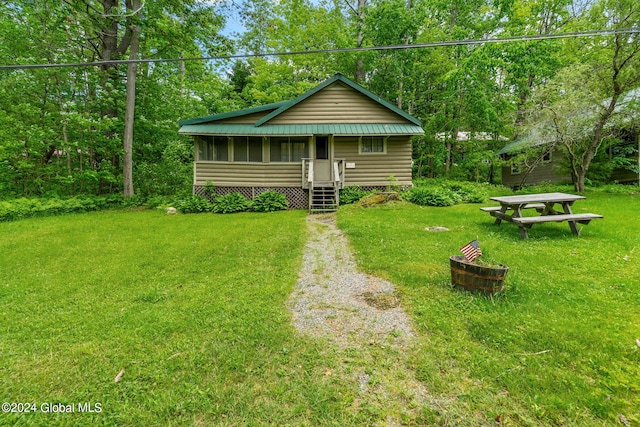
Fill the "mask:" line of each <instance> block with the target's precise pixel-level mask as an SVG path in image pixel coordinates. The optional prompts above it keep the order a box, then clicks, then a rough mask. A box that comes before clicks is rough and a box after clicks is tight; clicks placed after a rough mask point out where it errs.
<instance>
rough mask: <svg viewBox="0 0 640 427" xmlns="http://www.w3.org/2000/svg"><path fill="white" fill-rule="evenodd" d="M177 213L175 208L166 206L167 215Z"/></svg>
mask: <svg viewBox="0 0 640 427" xmlns="http://www.w3.org/2000/svg"><path fill="white" fill-rule="evenodd" d="M177 213H178V211H177V210H176V208H171V207H169V208H167V215H175V214H177Z"/></svg>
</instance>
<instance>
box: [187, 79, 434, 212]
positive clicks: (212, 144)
mask: <svg viewBox="0 0 640 427" xmlns="http://www.w3.org/2000/svg"><path fill="white" fill-rule="evenodd" d="M179 124H180V130H179V133H181V134H184V135H192V136H193V138H194V142H195V155H194V157H195V159H194V160H195V161H194V178H193V179H194V182H193V191H194V194H200V195H205V194H206V186H207V183H211V184H213V186H214V188H215V193H216V195H219V194H226V193H230V192H240V193H242V194H243V195H244V196H245V197H247V198H249V199H251V198H253V197H255V196H257V195H258V194H260V193H262V192H264V191H267V190H276V191H279V192H281V193H283V194H285V195H286V196H287V199H288V201H289V206H290V207H292V208H307V207H308V208H309V209H310V210H312V211H330V210H335V208H336V207H337V205H338V204H339V193H338V191H339V190H340V189H341V188H343V187H345V186H360V187H362V188H365V189H371V188H381V189H382V188H385V187H386V186H387V185H388V184H389V177H390V176H393V177H394V178H395V179H394V180H396V182H395V183H396V184H398V185H402V186H410V185H411V161H412V159H411V154H412V144H411V137H412V136H414V135H422V134H424V131H423V129H422V125H421V123H420V121H419V120H418V119H416V118H415V117H412V116H410V115H409V114H407V113H405V112H404V111H402V110H400V109H398V108H397V107H395V106H393V105H392V104H390V103H389V102H387V101H385V100H383V99H381V98H380V97H378V96H376V95H374V94H373V93H371V92H369V91H368V90H366V89H365V88H363V87H361V86H359V85H358V84H356V83H354V82H353V81H351V80H349V79H348V78H346V77H344V76H343V75H341V74H336V75H335V76H333V77H332V78H330V79H328V80H326V81H324V82H323V83H321V84H320V85H318V86H316V87H315V88H313V89H311V90H309V91H307V92H305V93H303V94H302V95H300V96H299V97H297V98H296V99H294V100H291V101H285V102H278V103H274V104H268V105H263V106H260V107H254V108H248V109H244V110H239V111H232V112H228V113H222V114H214V115H211V116H207V117H200V118H195V119H188V120H183V121H181V122H180V123H179Z"/></svg>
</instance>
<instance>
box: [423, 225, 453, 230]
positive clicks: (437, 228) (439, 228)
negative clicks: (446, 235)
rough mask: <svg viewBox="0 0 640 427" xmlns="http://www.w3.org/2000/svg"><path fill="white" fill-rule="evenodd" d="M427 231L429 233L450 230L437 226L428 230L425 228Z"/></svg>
mask: <svg viewBox="0 0 640 427" xmlns="http://www.w3.org/2000/svg"><path fill="white" fill-rule="evenodd" d="M425 230H427V231H449V229H448V228H447V227H441V226H439V225H435V226H433V227H427V228H425Z"/></svg>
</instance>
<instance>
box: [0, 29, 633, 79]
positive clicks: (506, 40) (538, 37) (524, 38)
mask: <svg viewBox="0 0 640 427" xmlns="http://www.w3.org/2000/svg"><path fill="white" fill-rule="evenodd" d="M638 33H640V28H639V27H632V28H619V29H614V30H591V31H576V32H571V33H560V34H542V35H535V36H514V37H504V38H494V39H474V40H455V41H439V42H430V43H415V44H399V45H389V46H368V47H350V48H336V49H318V50H302V51H293V52H269V53H241V54H234V55H220V56H206V57H198V58H150V59H134V60H132V59H122V60H112V61H94V62H78V63H64V64H15V65H0V71H2V70H29V69H37V68H68V67H99V66H105V65H111V66H114V65H123V64H130V63H138V64H144V63H156V62H185V61H215V60H229V59H242V58H262V57H269V56H294V55H315V54H321V53H348V52H367V51H384V50H403V49H424V48H432V47H444V46H465V45H475V44H488V43H512V42H521V41H540V40H553V39H568V38H579V37H597V36H609V35H615V34H638Z"/></svg>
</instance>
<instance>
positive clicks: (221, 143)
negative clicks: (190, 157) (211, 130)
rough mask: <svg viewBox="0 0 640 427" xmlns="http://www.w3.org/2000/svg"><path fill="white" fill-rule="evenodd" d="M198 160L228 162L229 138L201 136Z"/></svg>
mask: <svg viewBox="0 0 640 427" xmlns="http://www.w3.org/2000/svg"><path fill="white" fill-rule="evenodd" d="M198 160H209V161H217V162H226V161H228V160H229V138H227V137H226V136H201V137H200V138H199V141H198Z"/></svg>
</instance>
